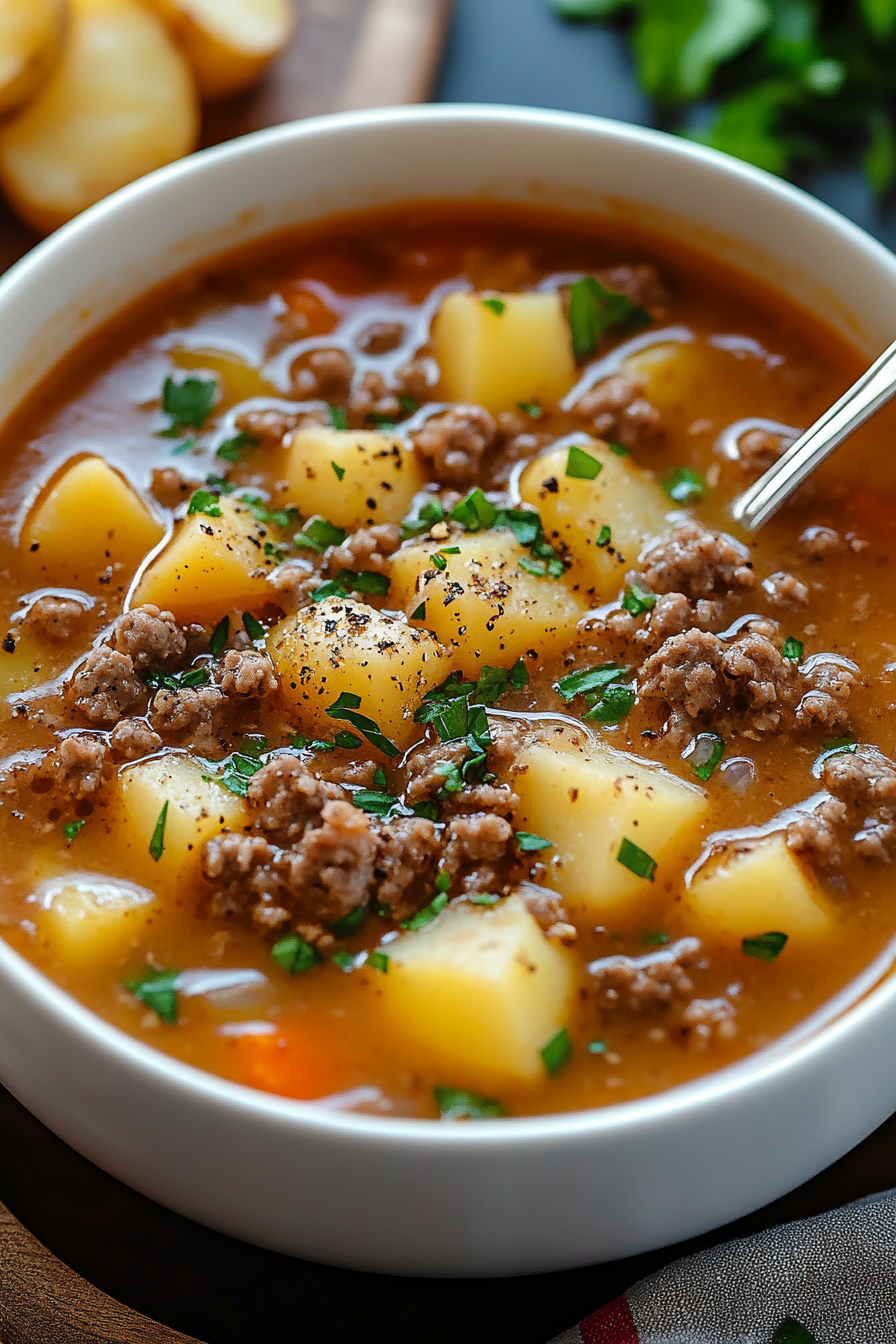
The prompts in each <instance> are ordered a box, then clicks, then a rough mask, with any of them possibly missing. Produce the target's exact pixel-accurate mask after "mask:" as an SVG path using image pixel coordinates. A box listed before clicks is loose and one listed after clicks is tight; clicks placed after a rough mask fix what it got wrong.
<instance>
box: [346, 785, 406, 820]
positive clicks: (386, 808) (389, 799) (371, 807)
mask: <svg viewBox="0 0 896 1344" xmlns="http://www.w3.org/2000/svg"><path fill="white" fill-rule="evenodd" d="M352 803H353V804H354V805H355V807H357V808H360V810H361V811H362V812H368V813H369V814H370V816H372V817H386V816H388V815H389V813H390V812H391V811H392V810H393V808H395V807H397V806H398V799H397V798H396V797H395V796H394V794H391V793H381V792H379V791H378V790H376V789H358V790H357V792H356V793H353V794H352Z"/></svg>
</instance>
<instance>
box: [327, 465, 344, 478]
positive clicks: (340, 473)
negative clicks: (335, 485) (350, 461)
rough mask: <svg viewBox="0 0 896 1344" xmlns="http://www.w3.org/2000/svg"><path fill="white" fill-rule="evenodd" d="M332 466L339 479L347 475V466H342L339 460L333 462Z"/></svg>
mask: <svg viewBox="0 0 896 1344" xmlns="http://www.w3.org/2000/svg"><path fill="white" fill-rule="evenodd" d="M330 466H331V467H332V468H333V475H334V476H335V477H336V479H337V481H341V480H342V478H343V476H344V475H345V467H340V465H339V463H338V462H331V463H330Z"/></svg>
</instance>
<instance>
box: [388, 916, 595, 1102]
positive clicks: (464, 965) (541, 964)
mask: <svg viewBox="0 0 896 1344" xmlns="http://www.w3.org/2000/svg"><path fill="white" fill-rule="evenodd" d="M388 954H389V971H388V974H387V975H384V976H380V977H378V978H377V982H376V987H377V990H378V991H379V995H378V998H379V1001H380V1004H381V1006H382V1009H383V1010H384V1013H385V1015H386V1016H387V1017H388V1018H389V1020H390V1023H391V1029H392V1030H393V1031H395V1032H398V1033H400V1034H401V1035H402V1036H403V1037H404V1038H405V1040H407V1041H408V1042H409V1043H410V1044H411V1045H412V1046H413V1047H416V1048H417V1049H422V1050H423V1051H425V1054H426V1057H427V1059H429V1058H430V1057H431V1056H435V1058H436V1060H437V1061H438V1063H439V1066H440V1067H441V1068H442V1069H443V1070H444V1078H443V1079H442V1080H441V1081H444V1082H446V1083H450V1084H451V1085H452V1086H469V1087H482V1088H484V1089H486V1090H490V1089H491V1088H494V1087H498V1086H500V1083H501V1081H502V1080H507V1081H510V1082H514V1081H521V1082H533V1081H537V1080H538V1079H539V1078H541V1077H543V1076H544V1064H543V1063H542V1060H541V1058H540V1054H539V1052H540V1050H541V1048H542V1047H543V1046H544V1045H545V1044H546V1043H547V1042H548V1040H550V1038H551V1036H553V1034H554V1032H555V1031H556V1030H557V1029H558V1028H559V1027H561V1026H562V1025H563V1019H564V1014H565V1010H566V1005H567V1001H568V999H569V995H570V990H571V985H572V966H571V961H570V958H569V954H568V953H566V952H564V951H562V950H561V949H560V948H558V947H556V946H554V945H553V944H552V943H549V942H548V941H547V939H546V938H545V936H544V934H543V933H542V931H541V929H540V928H539V927H538V925H537V924H536V922H535V920H534V919H533V918H532V916H531V915H530V914H529V912H528V910H527V909H526V907H525V905H524V903H523V902H522V900H521V899H520V898H519V897H517V896H510V897H509V898H508V899H507V900H506V901H503V902H502V903H501V904H500V905H498V906H496V907H494V908H493V909H482V908H481V907H476V906H470V905H466V904H458V905H451V906H449V907H448V908H447V909H446V910H445V911H444V913H443V914H441V915H440V916H439V918H438V920H437V921H436V923H434V924H431V925H430V926H429V927H428V928H425V929H421V930H420V931H419V932H417V933H405V934H402V936H401V937H400V938H399V939H397V940H396V941H395V942H394V943H390V944H389V949H388Z"/></svg>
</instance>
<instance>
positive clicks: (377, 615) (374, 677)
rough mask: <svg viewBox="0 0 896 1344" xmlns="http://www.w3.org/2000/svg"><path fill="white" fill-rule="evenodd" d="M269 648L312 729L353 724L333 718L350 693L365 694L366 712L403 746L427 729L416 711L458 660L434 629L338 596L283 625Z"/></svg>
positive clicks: (329, 732) (301, 718) (326, 732)
mask: <svg viewBox="0 0 896 1344" xmlns="http://www.w3.org/2000/svg"><path fill="white" fill-rule="evenodd" d="M268 652H269V653H270V655H271V657H272V659H273V660H274V665H275V667H276V669H277V671H278V672H279V674H280V679H281V683H282V687H283V693H284V694H285V695H286V696H288V697H289V698H290V699H291V700H292V701H293V702H294V703H295V705H296V707H297V709H298V722H299V726H300V727H301V728H302V730H303V731H304V732H306V733H308V734H309V735H313V736H316V737H332V736H333V734H334V733H335V732H337V731H338V730H339V729H340V728H347V729H349V731H351V724H350V723H347V722H340V721H337V720H335V719H331V718H328V717H327V710H328V709H329V707H330V706H331V705H332V704H334V703H335V702H336V700H337V699H338V698H339V696H340V695H342V694H343V693H344V692H347V693H349V694H352V695H357V696H360V697H361V704H360V706H359V708H358V713H360V714H363V715H365V717H367V718H369V719H373V720H374V721H375V722H376V724H377V725H378V727H379V728H380V730H381V731H382V732H383V733H385V735H386V737H387V738H388V739H389V740H390V741H391V742H394V743H396V744H397V745H398V746H399V747H406V746H408V745H409V744H410V743H411V742H413V741H415V740H416V739H417V738H418V737H420V736H422V732H423V730H422V728H420V727H418V725H416V724H415V723H414V711H415V709H417V707H418V706H419V704H420V703H421V701H422V699H423V697H424V695H425V694H426V692H427V691H429V690H431V689H432V688H433V687H434V686H438V685H439V684H440V683H441V682H443V681H444V680H445V678H446V677H447V676H448V673H449V672H450V671H451V667H452V664H451V662H450V660H449V657H448V654H447V653H446V652H445V650H444V649H442V648H441V647H440V646H439V644H438V643H437V642H436V640H435V639H434V638H433V636H432V635H431V634H430V633H429V632H428V631H427V630H415V629H414V628H413V627H412V626H410V625H406V624H405V622H404V621H401V620H397V619H396V618H395V617H394V616H385V615H383V613H382V612H379V611H376V610H375V609H374V608H373V607H369V606H367V605H366V604H365V603H363V602H352V601H348V600H345V599H342V598H334V597H331V598H327V599H326V601H324V602H320V603H318V604H317V605H315V606H313V607H304V608H303V609H302V610H301V611H299V612H297V613H296V614H295V616H287V617H286V619H285V620H282V621H280V623H279V624H278V625H275V626H274V628H273V630H271V632H270V635H269V636H268Z"/></svg>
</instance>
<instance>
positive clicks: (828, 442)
mask: <svg viewBox="0 0 896 1344" xmlns="http://www.w3.org/2000/svg"><path fill="white" fill-rule="evenodd" d="M893 396H896V341H894V342H893V344H892V345H891V346H889V347H888V348H887V349H886V350H885V351H884V353H883V354H882V355H881V356H880V358H879V359H877V360H875V362H874V363H873V364H872V365H871V368H870V369H869V370H868V372H867V373H863V374H862V376H861V378H860V379H859V380H858V382H856V383H853V385H852V387H851V388H850V389H849V391H848V392H844V394H843V396H842V397H841V398H840V400H839V401H837V402H835V403H834V405H833V406H832V407H831V408H830V410H828V411H825V413H824V415H822V416H821V417H820V418H819V419H818V420H816V421H815V424H814V425H813V426H812V427H811V429H807V430H806V432H805V434H801V435H800V437H799V438H798V439H797V440H796V442H795V443H793V444H791V446H790V447H789V448H788V449H787V450H786V451H785V452H784V453H783V454H782V455H781V457H779V458H778V460H777V462H776V463H775V464H774V466H773V467H769V469H768V471H767V472H766V473H765V475H764V476H760V477H759V480H758V481H756V482H755V483H754V484H753V485H751V486H750V488H749V490H745V491H744V492H743V494H742V495H739V496H738V497H737V499H736V500H735V501H734V503H733V504H732V506H731V512H732V513H733V515H734V517H735V518H736V519H737V521H738V522H739V523H742V524H743V526H744V527H746V528H747V529H748V530H749V531H750V532H757V531H758V530H759V528H760V527H762V524H763V523H767V522H768V520H769V518H771V517H772V515H773V514H775V513H777V511H778V509H780V507H781V505H782V504H785V503H786V502H787V500H788V499H789V498H790V496H791V495H792V494H793V492H794V490H796V489H797V488H798V487H799V486H800V485H802V483H803V481H805V480H806V478H807V477H809V476H811V474H812V472H813V471H814V470H815V468H816V467H817V466H819V464H820V463H822V462H823V461H824V460H825V458H827V457H830V455H831V453H832V452H833V451H834V449H835V448H839V447H840V444H841V443H842V442H843V440H844V439H848V438H849V436H850V434H852V433H853V432H854V431H855V430H857V429H858V428H859V426H860V425H863V424H864V423H865V421H866V420H868V419H870V417H871V416H872V415H874V414H875V412H876V411H879V410H880V408H881V406H885V405H886V403H887V402H888V401H889V400H890V399H891V398H892V397H893Z"/></svg>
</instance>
